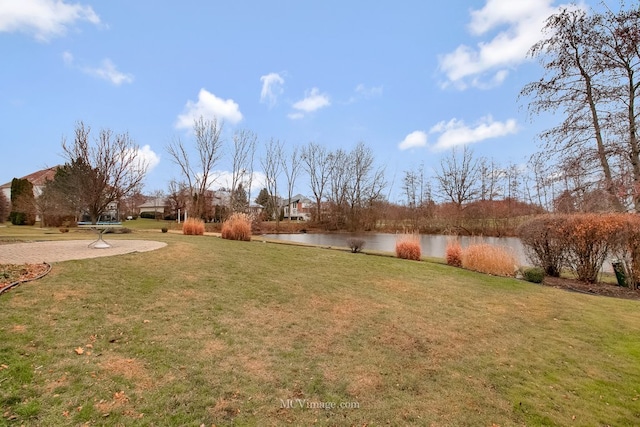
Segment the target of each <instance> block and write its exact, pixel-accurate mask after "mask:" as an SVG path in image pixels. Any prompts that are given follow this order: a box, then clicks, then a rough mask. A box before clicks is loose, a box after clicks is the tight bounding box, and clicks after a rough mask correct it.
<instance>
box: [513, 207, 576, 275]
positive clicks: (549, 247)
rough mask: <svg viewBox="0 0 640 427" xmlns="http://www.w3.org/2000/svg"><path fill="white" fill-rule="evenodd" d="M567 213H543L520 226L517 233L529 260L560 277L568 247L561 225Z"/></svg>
mask: <svg viewBox="0 0 640 427" xmlns="http://www.w3.org/2000/svg"><path fill="white" fill-rule="evenodd" d="M565 219H566V215H543V216H538V217H535V218H533V219H530V220H528V221H527V222H525V223H523V224H522V225H520V227H518V230H517V234H518V236H519V237H520V240H521V241H522V244H523V245H524V248H525V253H526V255H527V258H528V259H529V261H530V262H531V263H532V264H533V265H534V266H536V267H540V268H542V269H543V270H544V272H545V273H546V274H547V275H548V276H553V277H559V276H560V272H561V271H562V266H563V265H564V264H565V260H566V254H567V249H566V246H565V241H564V239H563V236H562V234H561V227H560V225H561V224H562V223H563V222H564V221H565Z"/></svg>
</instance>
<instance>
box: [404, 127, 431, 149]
mask: <svg viewBox="0 0 640 427" xmlns="http://www.w3.org/2000/svg"><path fill="white" fill-rule="evenodd" d="M426 145H427V133H426V132H424V131H421V130H417V131H414V132H411V133H410V134H409V135H407V136H406V137H405V138H404V139H403V140H402V142H400V144H398V148H399V149H401V150H407V149H409V148H416V147H425V146H426Z"/></svg>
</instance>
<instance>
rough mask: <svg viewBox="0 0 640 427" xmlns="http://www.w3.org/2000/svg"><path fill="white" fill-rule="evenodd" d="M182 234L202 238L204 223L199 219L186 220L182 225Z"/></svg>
mask: <svg viewBox="0 0 640 427" xmlns="http://www.w3.org/2000/svg"><path fill="white" fill-rule="evenodd" d="M182 234H186V235H191V236H202V235H203V234H204V221H203V220H201V219H200V218H187V220H186V221H185V222H184V223H183V224H182Z"/></svg>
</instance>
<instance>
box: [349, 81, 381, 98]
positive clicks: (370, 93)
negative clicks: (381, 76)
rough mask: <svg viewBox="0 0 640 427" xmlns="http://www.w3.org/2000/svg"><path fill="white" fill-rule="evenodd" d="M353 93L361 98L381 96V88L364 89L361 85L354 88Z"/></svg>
mask: <svg viewBox="0 0 640 427" xmlns="http://www.w3.org/2000/svg"><path fill="white" fill-rule="evenodd" d="M355 92H356V93H357V94H358V95H359V96H361V97H363V98H367V99H368V98H375V97H377V96H382V86H374V87H366V86H365V85H363V84H362V83H360V84H359V85H358V86H356V89H355Z"/></svg>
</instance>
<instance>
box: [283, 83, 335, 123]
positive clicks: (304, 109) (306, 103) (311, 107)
mask: <svg viewBox="0 0 640 427" xmlns="http://www.w3.org/2000/svg"><path fill="white" fill-rule="evenodd" d="M329 105H331V101H330V99H329V95H327V94H326V93H320V89H318V88H317V87H314V88H312V89H311V90H308V91H306V92H305V97H304V98H303V99H301V100H300V101H298V102H296V103H295V104H293V108H294V109H296V110H298V111H296V112H294V113H291V114H289V116H288V117H289V118H290V119H294V120H295V119H301V118H302V117H304V113H312V112H314V111H316V110H319V109H320V108H324V107H328V106H329Z"/></svg>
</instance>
